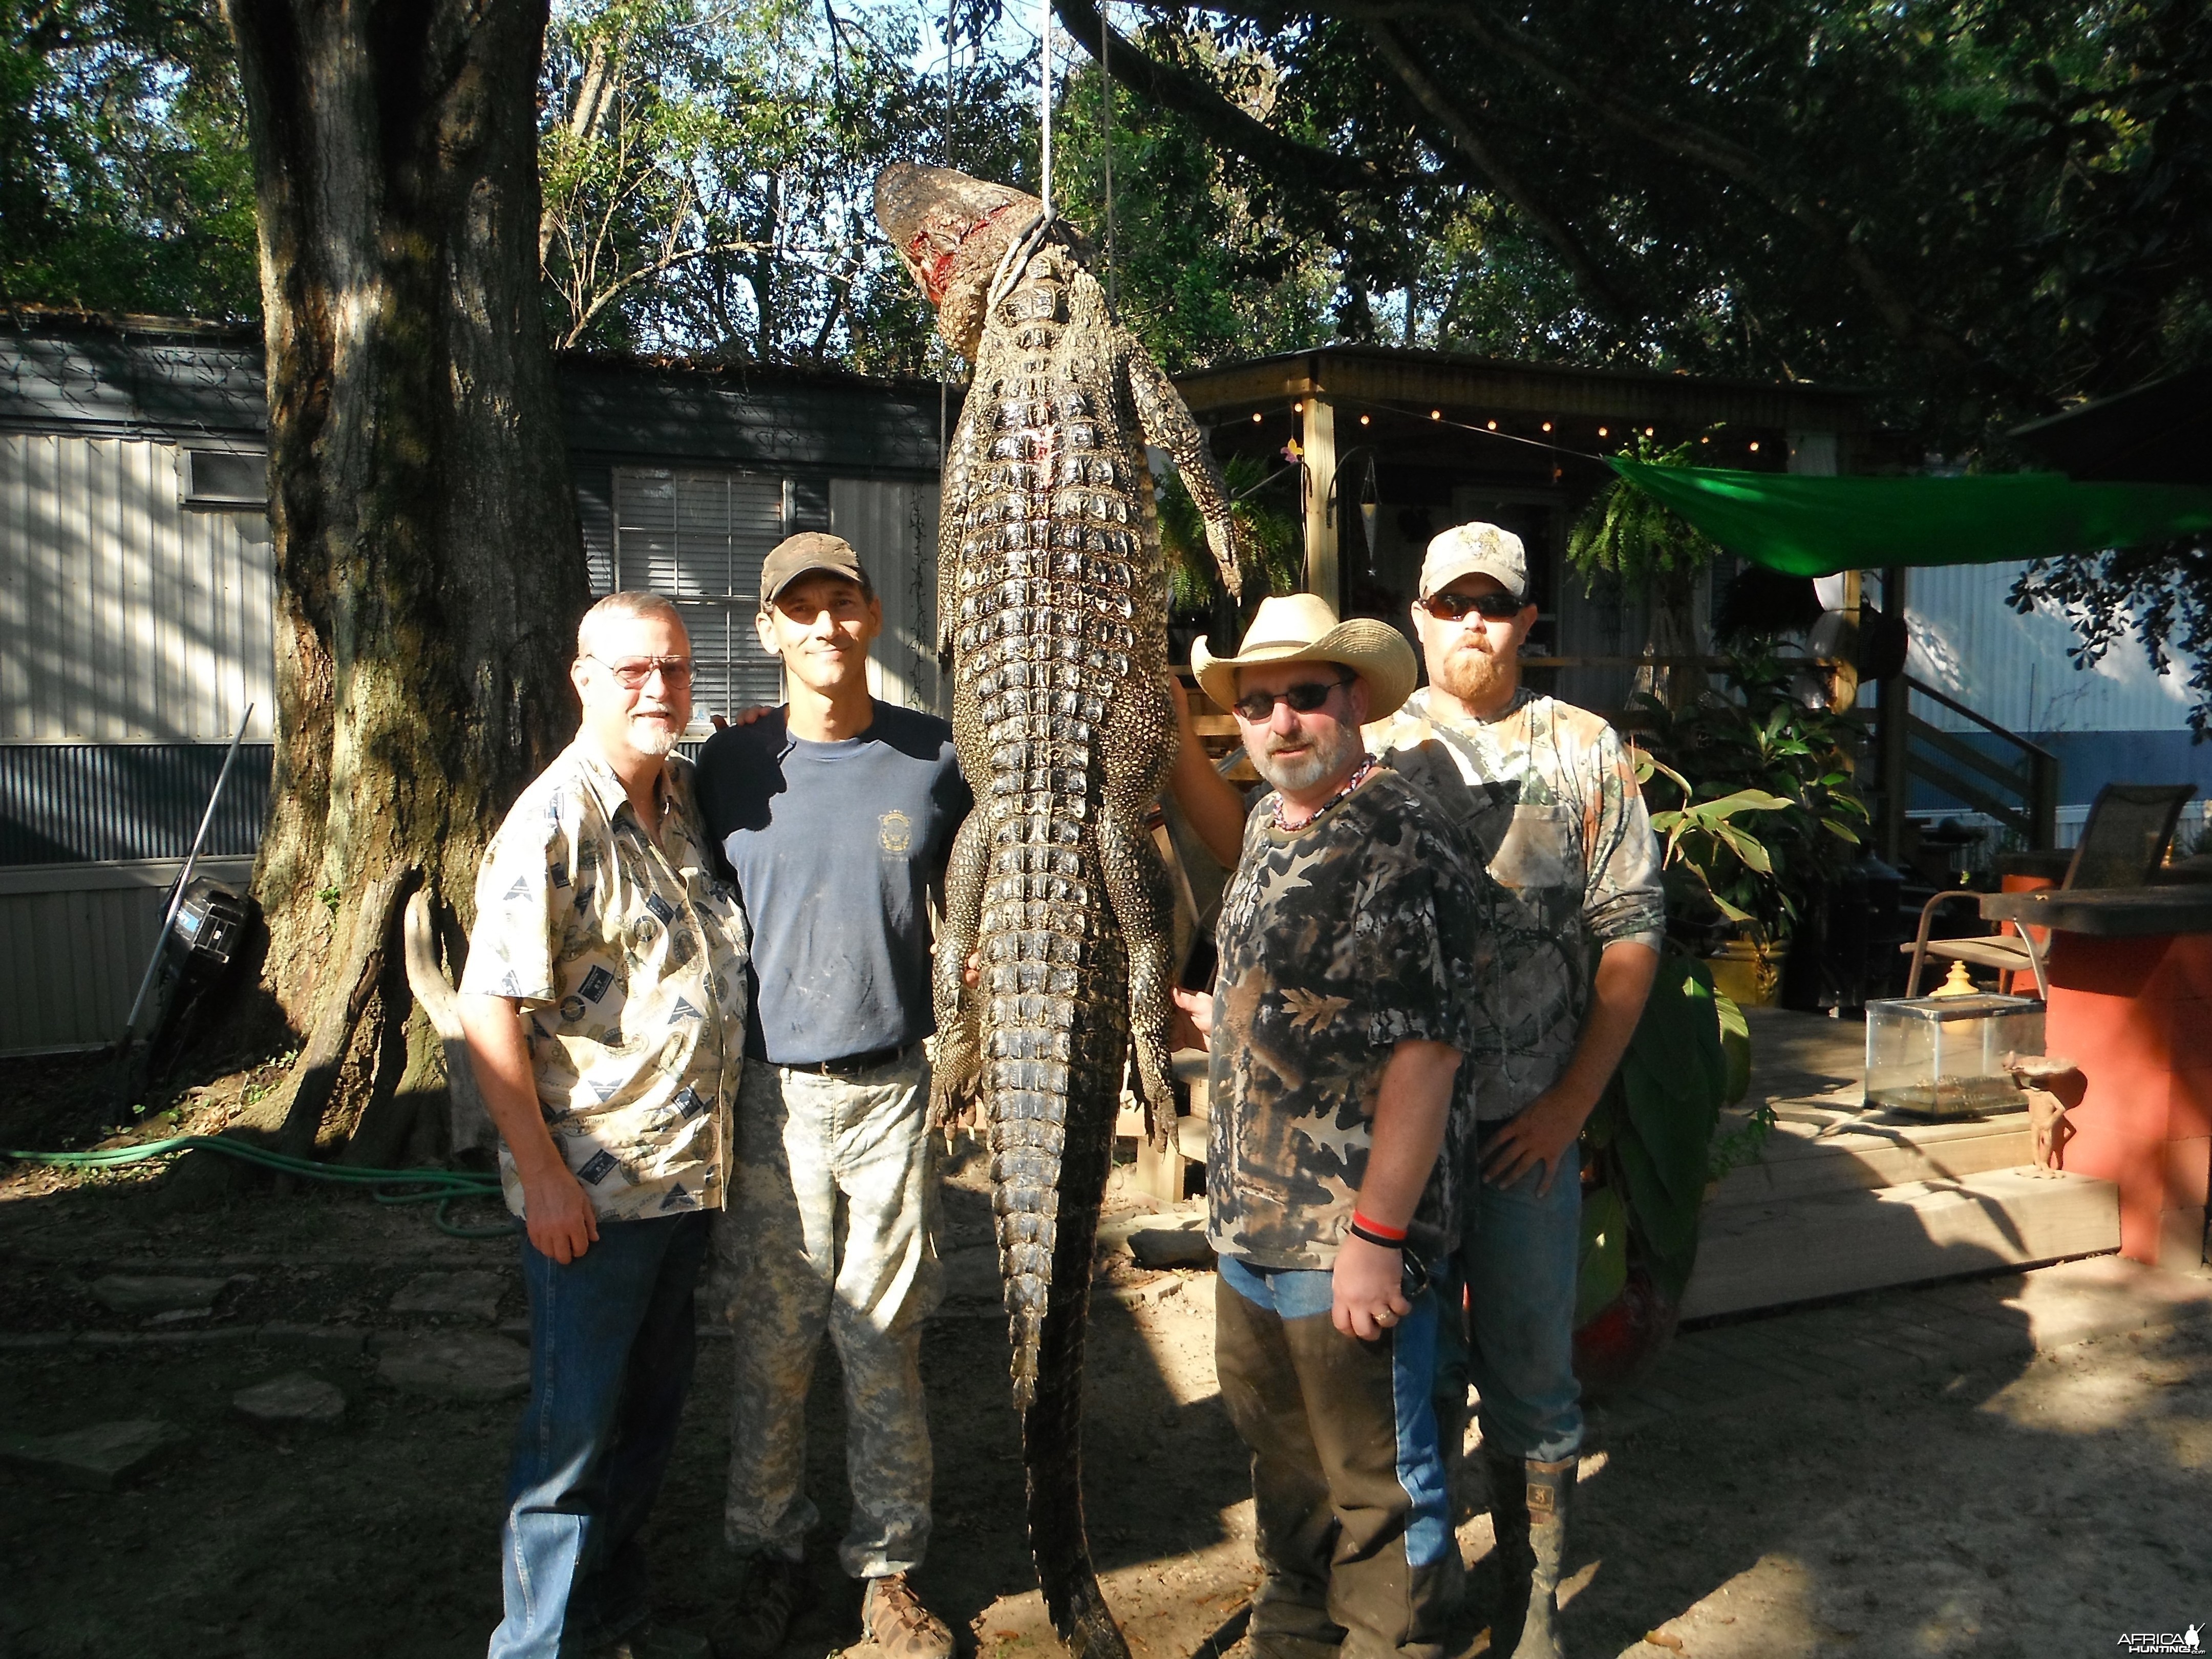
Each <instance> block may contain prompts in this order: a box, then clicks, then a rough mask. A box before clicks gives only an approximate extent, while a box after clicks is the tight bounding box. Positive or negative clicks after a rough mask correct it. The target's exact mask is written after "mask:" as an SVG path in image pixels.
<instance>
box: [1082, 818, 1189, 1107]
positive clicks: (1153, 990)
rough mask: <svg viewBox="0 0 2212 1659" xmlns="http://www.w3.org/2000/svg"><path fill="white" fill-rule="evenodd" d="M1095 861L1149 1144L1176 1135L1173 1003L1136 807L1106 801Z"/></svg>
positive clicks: (1158, 898) (1167, 937) (1148, 845)
mask: <svg viewBox="0 0 2212 1659" xmlns="http://www.w3.org/2000/svg"><path fill="white" fill-rule="evenodd" d="M1098 863H1099V867H1100V871H1101V872H1102V873H1103V875H1104V877H1105V880H1106V896H1107V899H1108V902H1110V903H1111V904H1112V905H1113V907H1114V920H1115V921H1116V922H1117V923H1118V924H1120V926H1121V938H1122V939H1123V941H1124V942H1125V943H1126V945H1127V947H1128V952H1129V1041H1130V1042H1131V1043H1132V1044H1133V1046H1134V1048H1136V1051H1137V1075H1138V1078H1139V1079H1140V1080H1141V1081H1142V1083H1143V1085H1144V1089H1145V1117H1146V1124H1147V1126H1148V1127H1150V1129H1151V1131H1152V1143H1153V1144H1154V1145H1155V1146H1166V1145H1168V1144H1170V1142H1171V1141H1172V1140H1173V1139H1174V1137H1175V1129H1176V1109H1175V1089H1174V1086H1173V1083H1172V1079H1173V1077H1174V1073H1173V1071H1172V1069H1171V1068H1170V1063H1169V1046H1168V1032H1169V1029H1170V1019H1171V1018H1172V1015H1173V1012H1174V1008H1173V1005H1172V1004H1171V1003H1170V1000H1169V997H1168V992H1169V990H1170V987H1172V986H1173V985H1174V984H1175V899H1174V897H1173V895H1172V893H1171V891H1170V888H1169V886H1168V872H1167V871H1166V870H1165V869H1164V868H1163V867H1162V866H1161V864H1160V859H1159V854H1158V853H1157V852H1155V851H1154V850H1153V848H1152V842H1151V840H1150V838H1149V837H1147V836H1146V834H1145V827H1144V818H1143V815H1142V814H1141V812H1139V811H1133V810H1132V809H1131V808H1130V807H1129V806H1127V805H1119V804H1116V803H1115V802H1113V801H1111V800H1109V801H1108V802H1107V804H1106V807H1105V810H1104V811H1103V812H1101V813H1100V814H1099V823H1098Z"/></svg>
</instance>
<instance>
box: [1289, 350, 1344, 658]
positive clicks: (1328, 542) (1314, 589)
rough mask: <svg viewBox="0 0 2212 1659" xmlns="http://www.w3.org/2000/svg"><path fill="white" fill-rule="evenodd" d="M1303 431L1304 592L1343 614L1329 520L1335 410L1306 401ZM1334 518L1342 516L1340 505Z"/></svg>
mask: <svg viewBox="0 0 2212 1659" xmlns="http://www.w3.org/2000/svg"><path fill="white" fill-rule="evenodd" d="M1305 405H1306V406H1305V429H1304V435H1302V436H1301V437H1300V438H1299V440H1298V442H1299V446H1300V447H1301V448H1303V449H1304V452H1305V460H1306V502H1305V507H1306V591H1307V592H1310V593H1318V594H1320V595H1321V596H1322V598H1323V599H1327V600H1328V602H1329V605H1330V606H1331V607H1332V608H1333V609H1334V611H1336V613H1337V615H1339V616H1342V615H1343V614H1344V576H1343V572H1342V569H1341V568H1340V566H1339V564H1338V562H1337V556H1336V549H1337V531H1338V528H1339V526H1338V525H1336V524H1333V523H1331V522H1330V520H1329V492H1330V491H1331V490H1332V489H1334V488H1335V487H1336V410H1335V407H1334V405H1333V404H1330V403H1329V402H1328V400H1327V399H1326V398H1322V396H1321V395H1320V394H1319V393H1317V392H1308V393H1307V394H1306V398H1305ZM1337 505H1338V509H1339V510H1338V512H1337V514H1336V517H1337V518H1338V519H1339V520H1341V519H1342V518H1343V516H1344V514H1343V511H1342V507H1343V503H1342V502H1339V503H1338V504H1337Z"/></svg>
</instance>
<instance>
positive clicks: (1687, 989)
mask: <svg viewBox="0 0 2212 1659" xmlns="http://www.w3.org/2000/svg"><path fill="white" fill-rule="evenodd" d="M1749 1077H1750V1034H1749V1030H1748V1029H1747V1027H1746V1025H1745V1024H1744V1020H1743V1015H1742V1012H1741V1010H1739V1009H1738V1008H1737V1007H1736V1006H1735V1004H1734V1003H1733V1002H1730V1001H1729V1000H1728V998H1726V997H1724V996H1723V995H1721V994H1720V993H1719V992H1717V991H1716V990H1715V989H1714V988H1713V982H1712V979H1711V975H1709V974H1708V973H1707V971H1706V969H1705V964H1704V963H1701V962H1699V961H1697V960H1696V959H1694V958H1693V957H1688V956H1686V955H1683V954H1682V953H1680V952H1679V951H1668V952H1667V953H1666V954H1665V955H1663V956H1662V957H1661V958H1660V963H1659V973H1658V976H1657V978H1656V980H1655V981H1654V982H1653V984H1652V987H1651V996H1650V1000H1649V1001H1647V1002H1646V1003H1645V1004H1644V1013H1643V1016H1642V1018H1639V1019H1638V1021H1637V1025H1636V1032H1635V1035H1634V1036H1632V1037H1631V1038H1630V1039H1629V1044H1628V1051H1627V1053H1626V1054H1625V1055H1623V1056H1622V1059H1621V1062H1620V1070H1619V1071H1618V1072H1616V1073H1614V1074H1613V1080H1612V1082H1610V1083H1608V1084H1607V1085H1606V1090H1605V1092H1604V1093H1603V1094H1602V1095H1601V1096H1600V1097H1598V1103H1597V1105H1596V1107H1595V1109H1593V1110H1592V1111H1591V1113H1590V1116H1589V1122H1588V1123H1586V1124H1585V1125H1583V1163H1584V1164H1585V1165H1586V1166H1587V1167H1589V1169H1591V1170H1594V1171H1595V1177H1596V1179H1595V1186H1594V1187H1593V1188H1591V1190H1590V1191H1589V1194H1587V1195H1586V1196H1585V1199H1584V1201H1583V1255H1582V1270H1581V1278H1580V1280H1579V1283H1578V1285H1577V1295H1576V1318H1575V1322H1576V1323H1577V1325H1581V1324H1583V1323H1585V1322H1588V1321H1589V1318H1590V1317H1591V1316H1594V1315H1595V1314H1596V1313H1598V1312H1599V1311H1600V1310H1602V1309H1603V1308H1604V1307H1606V1306H1607V1304H1610V1303H1611V1302H1612V1301H1613V1298H1614V1297H1616V1296H1618V1295H1619V1294H1620V1287H1621V1285H1622V1284H1623V1283H1625V1282H1626V1276H1627V1273H1628V1267H1629V1263H1630V1261H1631V1259H1632V1256H1633V1257H1634V1258H1635V1259H1638V1260H1641V1261H1644V1263H1645V1264H1646V1266H1647V1267H1649V1268H1650V1273H1651V1276H1652V1278H1653V1279H1654V1280H1655V1281H1656V1283H1657V1284H1658V1285H1659V1286H1660V1288H1661V1289H1662V1290H1663V1291H1666V1292H1667V1294H1668V1296H1669V1297H1680V1295H1681V1293H1682V1289H1683V1287H1684V1286H1685V1285H1687V1284H1688V1283H1689V1280H1690V1270H1691V1268H1692V1267H1694V1266H1695V1265H1696V1263H1697V1256H1698V1216H1699V1211H1700V1210H1701V1209H1702V1207H1703V1206H1704V1203H1705V1184H1706V1182H1707V1181H1708V1180H1710V1179H1711V1174H1712V1139H1713V1130H1714V1127H1715V1126H1716V1125H1717V1123H1718V1121H1719V1120H1720V1110H1721V1108H1722V1107H1723V1106H1725V1105H1728V1104H1729V1103H1733V1102H1734V1101H1735V1100H1738V1099H1740V1098H1741V1097H1742V1095H1743V1091H1744V1089H1745V1087H1746V1086H1747V1083H1748V1080H1749Z"/></svg>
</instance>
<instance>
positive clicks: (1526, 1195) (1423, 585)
mask: <svg viewBox="0 0 2212 1659" xmlns="http://www.w3.org/2000/svg"><path fill="white" fill-rule="evenodd" d="M1535 620H1536V607H1535V605H1534V603H1533V602H1532V601H1531V599H1530V598H1529V593H1528V556H1527V554H1526V552H1525V550H1523V549H1522V544H1521V540H1520V538H1518V537H1516V536H1515V535H1513V534H1512V533H1511V532H1509V531H1506V530H1503V529H1501V528H1499V527H1498V526H1496V525H1491V524H1465V525H1459V526H1455V527H1453V528H1452V529H1449V530H1447V531H1445V532H1443V533H1442V534H1441V535H1439V536H1437V538H1435V539H1434V540H1433V541H1431V543H1430V544H1429V548H1428V554H1427V557H1426V560H1425V562H1424V563H1423V565H1422V567H1421V578H1420V597H1419V599H1417V600H1416V601H1415V602H1414V604H1413V623H1414V627H1415V629H1416V631H1417V632H1418V634H1419V637H1420V641H1421V647H1422V653H1423V655H1424V657H1425V659H1426V662H1427V666H1428V671H1429V684H1427V685H1426V686H1425V687H1424V688H1423V689H1422V690H1419V691H1416V692H1414V693H1413V694H1412V696H1410V697H1407V698H1406V699H1404V700H1403V706H1402V707H1400V708H1396V709H1395V711H1394V712H1385V713H1378V714H1373V715H1371V716H1370V719H1371V720H1374V721H1375V724H1372V725H1370V726H1369V727H1368V729H1367V738H1368V741H1369V742H1370V744H1373V746H1374V747H1375V749H1376V751H1377V752H1378V753H1380V754H1382V755H1383V757H1385V759H1387V760H1388V761H1389V763H1390V764H1391V765H1392V766H1394V767H1395V768H1397V769H1399V770H1400V771H1401V772H1402V773H1403V774H1404V775H1405V776H1406V777H1407V779H1408V780H1410V781H1412V782H1413V784H1415V785H1416V786H1417V787H1419V789H1420V791H1421V793H1423V794H1424V795H1425V796H1426V797H1427V798H1428V799H1431V800H1432V801H1434V802H1435V803H1437V807H1438V810H1439V811H1442V812H1443V815H1444V816H1445V817H1447V818H1449V820H1451V822H1452V823H1454V824H1455V827H1457V828H1458V829H1460V830H1461V832H1462V834H1463V836H1465V837H1466V838H1467V843H1468V848H1469V854H1470V856H1471V857H1472V858H1474V860H1476V861H1478V862H1479V863H1480V865H1481V866H1482V867H1483V868H1484V869H1485V870H1486V872H1487V873H1488V875H1489V876H1490V878H1491V881H1492V885H1491V887H1490V889H1489V890H1490V892H1491V894H1492V899H1493V902H1492V906H1491V908H1490V909H1489V910H1488V912H1487V913H1486V916H1487V919H1488V921H1489V922H1490V931H1489V932H1486V935H1485V938H1484V939H1483V940H1482V941H1481V942H1480V945H1481V950H1482V954H1481V956H1480V961H1479V962H1478V961H1477V960H1476V959H1475V953H1474V952H1470V953H1469V961H1468V963H1467V964H1466V965H1464V966H1463V967H1462V970H1461V971H1462V975H1463V978H1464V981H1465V983H1466V985H1467V987H1468V989H1469V990H1470V991H1471V992H1472V993H1473V1000H1474V1016H1475V1019H1476V1024H1477V1029H1476V1035H1475V1047H1474V1048H1473V1049H1471V1050H1470V1051H1469V1053H1468V1066H1467V1075H1466V1077H1465V1078H1464V1079H1463V1080H1462V1082H1463V1085H1464V1086H1466V1087H1471V1088H1472V1090H1473V1091H1474V1102H1473V1103H1472V1106H1471V1107H1465V1106H1463V1107H1462V1112H1463V1113H1464V1112H1468V1111H1471V1113H1472V1115H1473V1117H1474V1119H1475V1120H1476V1121H1475V1122H1474V1124H1473V1126H1472V1133H1470V1134H1469V1135H1468V1144H1467V1151H1468V1157H1469V1162H1468V1169H1467V1170H1465V1171H1464V1172H1463V1178H1462V1181H1461V1182H1460V1183H1459V1187H1460V1190H1461V1192H1462V1195H1463V1199H1464V1201H1463V1203H1462V1206H1461V1217H1462V1237H1463V1239H1464V1243H1465V1249H1464V1250H1463V1251H1462V1254H1461V1266H1462V1267H1463V1268H1464V1270H1465V1272H1466V1273H1467V1275H1468V1282H1467V1292H1468V1295H1467V1304H1468V1318H1469V1323H1470V1326H1471V1329H1472V1336H1473V1342H1472V1346H1471V1347H1470V1348H1469V1349H1468V1351H1466V1352H1461V1351H1460V1350H1459V1345H1458V1344H1457V1343H1456V1341H1455V1340H1452V1338H1453V1335H1454V1334H1453V1333H1452V1332H1450V1331H1449V1329H1448V1330H1447V1332H1446V1341H1445V1344H1444V1349H1445V1363H1444V1364H1443V1368H1442V1373H1441V1376H1440V1378H1439V1383H1438V1389H1439V1393H1438V1408H1439V1413H1440V1415H1441V1416H1442V1417H1443V1419H1444V1425H1445V1426H1444V1439H1445V1443H1446V1446H1447V1449H1448V1450H1449V1451H1450V1452H1451V1453H1453V1454H1454V1456H1453V1460H1452V1461H1453V1462H1456V1461H1457V1458H1456V1455H1455V1454H1456V1452H1457V1450H1458V1443H1459V1442H1460V1441H1461V1439H1462V1424H1463V1421H1464V1419H1465V1415H1466V1410H1467V1407H1466V1401H1467V1386H1468V1381H1469V1378H1470V1376H1471V1377H1472V1380H1473V1382H1474V1385H1475V1388H1476V1390H1477V1392H1478V1394H1479V1395H1480V1399H1481V1410H1482V1444H1483V1453H1484V1461H1485V1462H1486V1465H1487V1473H1488V1477H1489V1488H1490V1503H1491V1515H1492V1523H1493V1525H1494V1526H1495V1528H1496V1529H1497V1537H1498V1562H1499V1566H1500V1570H1501V1571H1502V1572H1503V1573H1504V1578H1505V1584H1504V1604H1503V1606H1502V1607H1501V1609H1500V1611H1499V1613H1498V1615H1497V1617H1496V1619H1495V1620H1493V1625H1492V1636H1493V1639H1494V1641H1495V1643H1496V1644H1497V1645H1498V1647H1499V1648H1500V1649H1501V1650H1504V1648H1505V1646H1506V1644H1509V1643H1511V1644H1514V1645H1513V1647H1512V1648H1511V1651H1512V1652H1513V1654H1514V1656H1515V1659H1557V1656H1558V1655H1559V1638H1558V1634H1557V1630H1556V1626H1555V1616H1556V1613H1557V1600H1556V1595H1557V1589H1558V1585H1559V1573H1560V1568H1561V1562H1562V1559H1563V1558H1564V1555H1565V1548H1566V1525H1567V1506H1568V1499H1569V1498H1570V1497H1571V1493H1572V1492H1573V1488H1574V1477H1575V1465H1576V1456H1577V1450H1578V1449H1579V1448H1580V1446H1581V1444H1582V1437H1583V1416H1582V1406H1581V1389H1580V1386H1579V1385H1578V1384H1577V1382H1576V1380H1575V1374H1574V1307H1575V1286H1576V1274H1577V1266H1578V1262H1579V1259H1580V1253H1581V1229H1582V1187H1581V1179H1580V1176H1581V1164H1580V1160H1579V1157H1578V1153H1577V1138H1578V1137H1579V1135H1580V1134H1581V1132H1582V1126H1583V1121H1584V1120H1585V1119H1586V1118H1588V1117H1589V1113H1590V1110H1591V1109H1592V1108H1593V1107H1595V1105H1596V1103H1597V1098H1598V1096H1599V1094H1600V1093H1601V1091H1603V1090H1604V1088H1605V1085H1606V1084H1607V1081H1608V1080H1609V1079H1611V1077H1612V1076H1613V1071H1614V1070H1615V1068H1616V1067H1618V1066H1619V1065H1620V1057H1621V1055H1622V1054H1623V1053H1624V1052H1625V1051H1626V1048H1627V1046H1628V1040H1629V1038H1630V1036H1632V1034H1633V1032H1634V1031H1635V1029H1636V1023H1637V1020H1638V1017H1639V1016H1640V1015H1641V1014H1642V1012H1643V1009H1644V1000H1645V998H1646V997H1647V996H1648V995H1649V994H1650V988H1651V982H1652V978H1653V975H1654V974H1655V973H1656V969H1657V967H1658V962H1659V957H1658V950H1659V945H1660V944H1661V942H1662V937H1663V933H1664V928H1665V924H1666V918H1665V912H1664V908H1663V905H1662V898H1661V893H1660V886H1659V858H1658V847H1657V843H1656V841H1655V839H1654V838H1653V836H1652V833H1651V823H1650V817H1649V816H1648V815H1647V814H1646V812H1645V811H1644V799H1643V797H1642V795H1641V794H1640V793H1638V788H1637V782H1636V773H1635V770H1634V768H1633V767H1632V765H1631V763H1630V761H1629V757H1628V755H1627V752H1626V750H1625V749H1624V748H1623V746H1622V744H1621V742H1620V738H1619V737H1618V736H1617V735H1616V734H1615V733H1614V732H1613V729H1612V727H1610V726H1607V724H1606V723H1605V722H1604V721H1603V720H1600V719H1599V718H1598V717H1597V716H1596V715H1595V714H1589V713H1588V712H1587V711H1585V710H1583V709H1580V708H1574V707H1572V706H1571V705H1570V704H1567V703H1563V702H1558V701H1557V700H1556V699H1553V698H1551V697H1546V696H1538V695H1536V694H1535V693H1534V692H1531V691H1529V690H1527V689H1526V688H1524V687H1523V686H1522V684H1521V664H1520V653H1521V646H1522V641H1524V640H1526V639H1527V637H1528V629H1529V628H1530V626H1531V625H1532V624H1533V623H1534V622H1535ZM1173 787H1174V789H1175V793H1176V800H1177V802H1178V803H1179V804H1180V805H1182V808H1183V810H1184V811H1186V812H1187V813H1188V814H1189V816H1190V818H1191V821H1192V823H1193V824H1194V827H1195V828H1196V829H1198V831H1199V833H1200V836H1201V837H1202V838H1203V839H1204V840H1205V841H1206V844H1207V846H1208V847H1209V848H1211V849H1212V851H1213V852H1214V854H1215V855H1216V856H1217V857H1219V858H1222V859H1223V860H1225V861H1226V860H1228V859H1229V858H1230V857H1231V856H1233V848H1234V847H1235V845H1236V837H1237V835H1238V833H1239V831H1240V829H1241V816H1242V812H1243V804H1242V801H1241V799H1239V798H1238V797H1237V794H1236V792H1235V791H1234V790H1233V789H1232V788H1231V787H1230V786H1229V785H1228V784H1227V783H1225V781H1222V779H1221V778H1220V777H1219V776H1218V775H1217V774H1216V773H1215V772H1214V770H1213V769H1212V767H1211V766H1209V765H1207V764H1206V760H1205V757H1204V753H1203V751H1202V750H1200V747H1199V745H1198V741H1197V738H1195V737H1194V736H1193V735H1192V734H1191V733H1190V732H1189V731H1188V725H1187V724H1186V729H1185V732H1184V737H1183V747H1182V754H1181V756H1180V757H1179V758H1178V760H1177V763H1176V772H1175V776H1174V780H1173ZM1593 959H1595V963H1596V966H1595V970H1594V971H1593V969H1591V967H1590V965H1589V964H1590V963H1591V962H1592V960H1593Z"/></svg>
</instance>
